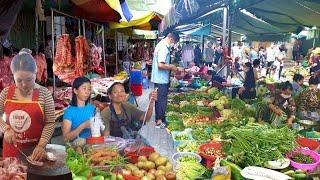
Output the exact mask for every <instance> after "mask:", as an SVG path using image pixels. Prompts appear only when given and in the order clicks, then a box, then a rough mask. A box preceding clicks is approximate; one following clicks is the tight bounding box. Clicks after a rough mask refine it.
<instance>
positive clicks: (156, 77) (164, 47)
mask: <svg viewBox="0 0 320 180" xmlns="http://www.w3.org/2000/svg"><path fill="white" fill-rule="evenodd" d="M177 42H179V35H178V34H177V33H176V32H171V33H169V34H168V35H167V36H166V37H165V38H164V39H162V40H161V41H160V42H159V43H158V44H157V46H156V48H155V50H154V55H153V62H152V74H151V82H153V83H154V86H155V88H158V96H157V99H158V100H157V101H156V103H155V109H156V127H161V128H165V127H166V119H165V113H166V109H167V103H168V91H169V86H170V83H169V80H170V72H171V71H178V69H180V68H177V67H176V66H175V65H173V64H171V63H170V49H171V47H173V46H174V44H176V43H177Z"/></svg>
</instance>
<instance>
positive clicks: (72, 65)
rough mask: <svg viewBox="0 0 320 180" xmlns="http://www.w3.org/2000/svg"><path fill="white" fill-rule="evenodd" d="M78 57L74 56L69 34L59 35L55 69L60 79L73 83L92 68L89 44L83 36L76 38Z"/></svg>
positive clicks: (54, 63)
mask: <svg viewBox="0 0 320 180" xmlns="http://www.w3.org/2000/svg"><path fill="white" fill-rule="evenodd" d="M75 48H76V49H75V52H76V57H73V56H72V53H71V50H72V49H71V43H70V38H69V35H68V34H63V35H62V36H60V37H59V39H58V42H57V47H56V55H55V58H54V62H53V71H54V73H55V75H57V76H58V78H59V79H60V80H62V81H63V82H65V83H69V84H71V83H72V82H73V80H74V79H75V78H76V77H79V76H84V75H85V74H86V73H87V72H88V71H89V70H90V69H89V68H90V65H89V58H90V56H89V45H88V42H87V40H86V39H85V38H84V37H83V36H78V37H76V38H75Z"/></svg>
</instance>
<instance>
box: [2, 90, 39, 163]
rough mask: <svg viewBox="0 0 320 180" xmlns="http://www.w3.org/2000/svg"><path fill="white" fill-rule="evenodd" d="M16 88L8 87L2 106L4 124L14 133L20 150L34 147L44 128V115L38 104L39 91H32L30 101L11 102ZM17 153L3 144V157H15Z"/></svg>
mask: <svg viewBox="0 0 320 180" xmlns="http://www.w3.org/2000/svg"><path fill="white" fill-rule="evenodd" d="M15 89H16V87H15V86H10V88H9V91H8V94H7V99H6V101H5V104H4V114H5V120H6V123H7V124H8V125H9V126H10V127H11V129H13V130H14V131H15V133H16V140H17V146H18V147H19V148H20V149H27V148H31V147H35V146H36V145H37V144H38V142H39V140H40V137H41V134H42V130H43V127H44V113H43V110H42V108H41V106H40V104H39V101H38V99H39V94H40V92H39V89H34V90H33V95H32V101H16V100H13V99H12V98H13V96H14V92H15ZM17 156H19V151H18V150H17V148H15V147H14V146H13V145H11V144H9V143H7V142H5V141H4V142H3V157H17Z"/></svg>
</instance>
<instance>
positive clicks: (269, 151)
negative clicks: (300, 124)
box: [224, 123, 297, 167]
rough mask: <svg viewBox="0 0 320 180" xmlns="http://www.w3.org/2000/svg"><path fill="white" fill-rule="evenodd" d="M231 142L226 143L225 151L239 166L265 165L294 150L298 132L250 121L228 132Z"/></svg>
mask: <svg viewBox="0 0 320 180" xmlns="http://www.w3.org/2000/svg"><path fill="white" fill-rule="evenodd" d="M226 138H229V139H230V140H231V142H229V143H224V149H225V152H226V153H227V154H228V155H230V156H231V157H232V158H231V161H233V162H234V163H236V164H238V165H239V166H242V167H246V166H263V163H265V162H266V161H272V160H277V159H281V158H284V155H285V154H287V153H289V152H290V151H292V150H293V149H294V148H295V147H296V146H297V145H296V143H295V139H296V133H295V132H294V131H293V130H290V129H289V128H287V127H283V128H279V129H273V128H271V127H270V126H267V125H261V124H256V123H249V124H247V125H246V126H242V127H239V128H233V129H231V130H229V131H227V132H226Z"/></svg>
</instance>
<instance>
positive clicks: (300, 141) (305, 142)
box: [296, 137, 320, 150]
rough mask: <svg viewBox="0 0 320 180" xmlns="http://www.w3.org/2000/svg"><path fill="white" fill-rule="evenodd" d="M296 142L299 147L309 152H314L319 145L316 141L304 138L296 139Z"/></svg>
mask: <svg viewBox="0 0 320 180" xmlns="http://www.w3.org/2000/svg"><path fill="white" fill-rule="evenodd" d="M296 142H297V143H298V144H299V145H300V146H301V147H307V148H309V149H311V150H316V149H317V148H318V147H319V146H320V143H319V142H318V141H317V140H314V139H309V138H305V137H298V138H297V139H296Z"/></svg>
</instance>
